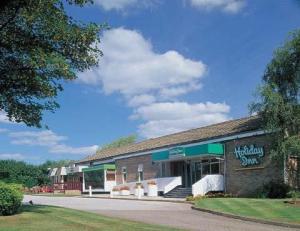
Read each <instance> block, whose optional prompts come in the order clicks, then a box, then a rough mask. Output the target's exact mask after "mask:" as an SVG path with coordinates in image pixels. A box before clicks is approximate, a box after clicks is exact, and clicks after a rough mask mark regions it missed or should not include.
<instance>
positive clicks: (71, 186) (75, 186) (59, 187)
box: [53, 182, 82, 192]
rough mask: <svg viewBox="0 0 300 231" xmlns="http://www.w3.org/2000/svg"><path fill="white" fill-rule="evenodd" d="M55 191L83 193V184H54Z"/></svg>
mask: <svg viewBox="0 0 300 231" xmlns="http://www.w3.org/2000/svg"><path fill="white" fill-rule="evenodd" d="M53 190H54V191H61V192H64V191H65V190H80V191H82V183H81V182H68V183H55V184H53Z"/></svg>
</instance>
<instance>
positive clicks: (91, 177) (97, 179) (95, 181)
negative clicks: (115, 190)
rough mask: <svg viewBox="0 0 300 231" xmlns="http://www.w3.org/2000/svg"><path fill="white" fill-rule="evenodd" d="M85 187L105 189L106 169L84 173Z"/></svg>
mask: <svg viewBox="0 0 300 231" xmlns="http://www.w3.org/2000/svg"><path fill="white" fill-rule="evenodd" d="M84 183H85V188H86V189H88V188H89V186H92V189H104V171H103V170H102V169H99V170H95V171H90V172H85V173H84Z"/></svg>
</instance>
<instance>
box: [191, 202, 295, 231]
mask: <svg viewBox="0 0 300 231" xmlns="http://www.w3.org/2000/svg"><path fill="white" fill-rule="evenodd" d="M191 208H192V209H193V210H197V211H201V212H205V213H211V214H214V215H219V216H223V217H228V218H233V219H239V220H243V221H251V222H256V223H260V224H266V225H276V226H281V227H286V228H296V229H299V228H300V224H299V225H298V224H292V223H282V222H277V221H268V220H263V219H257V218H252V217H244V216H239V215H233V214H230V213H223V212H218V211H214V210H209V209H203V208H198V207H195V206H192V207H191Z"/></svg>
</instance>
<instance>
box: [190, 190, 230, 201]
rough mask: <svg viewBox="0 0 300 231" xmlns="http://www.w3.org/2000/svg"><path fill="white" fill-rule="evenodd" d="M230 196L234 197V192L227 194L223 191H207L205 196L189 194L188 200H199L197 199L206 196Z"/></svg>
mask: <svg viewBox="0 0 300 231" xmlns="http://www.w3.org/2000/svg"><path fill="white" fill-rule="evenodd" d="M222 197H223V198H230V197H234V195H232V194H225V193H222V192H210V193H207V194H206V195H204V196H200V195H198V196H195V197H193V196H188V197H186V200H187V201H197V200H201V199H205V198H222Z"/></svg>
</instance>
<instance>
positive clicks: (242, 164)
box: [76, 117, 299, 196]
mask: <svg viewBox="0 0 300 231" xmlns="http://www.w3.org/2000/svg"><path fill="white" fill-rule="evenodd" d="M270 143H271V137H270V134H268V133H266V132H265V131H263V130H262V129H261V120H260V118H258V117H247V118H242V119H237V120H231V121H227V122H223V123H219V124H215V125H210V126H207V127H202V128H198V129H192V130H189V131H185V132H180V133H176V134H171V135H167V136H163V137H158V138H154V139H149V140H145V141H142V142H139V143H136V144H132V145H127V146H124V147H119V148H111V149H107V150H102V151H99V152H98V153H96V154H95V155H92V156H89V157H87V158H85V159H83V160H81V161H78V162H77V163H76V165H78V166H81V165H85V166H87V167H88V168H90V169H91V170H92V168H95V166H101V165H104V164H113V165H114V166H115V169H114V170H113V171H115V172H114V173H115V178H114V180H115V185H116V186H118V185H121V186H122V185H127V186H128V187H131V188H132V187H134V186H135V184H136V183H137V182H140V183H142V184H143V185H144V187H145V192H146V193H147V182H149V181H155V182H156V184H157V186H158V191H159V192H160V193H161V194H165V195H167V194H168V193H170V192H172V190H175V189H176V188H178V187H180V188H185V189H191V191H190V192H191V193H192V194H193V195H194V196H196V195H203V194H206V193H208V192H211V191H223V192H225V193H231V194H234V195H237V196H249V195H253V194H255V193H256V192H257V191H258V190H259V189H260V188H261V187H262V186H263V185H264V184H266V183H268V182H270V181H284V174H283V173H284V164H283V163H282V164H280V163H279V164H278V163H276V162H274V161H272V160H271V157H270ZM298 162H299V161H298V159H296V160H294V162H293V164H294V165H295V166H294V169H296V170H297V168H298V166H299V165H298ZM83 175H84V173H83ZM294 181H295V182H296V184H298V185H299V171H296V174H294ZM85 187H87V186H85ZM102 191H103V192H105V191H107V190H105V189H104V188H103V190H102ZM130 191H132V190H131V189H130ZM187 192H188V191H187Z"/></svg>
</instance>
